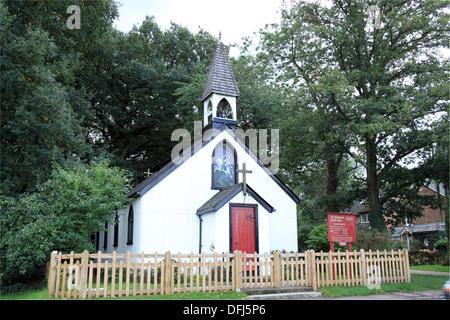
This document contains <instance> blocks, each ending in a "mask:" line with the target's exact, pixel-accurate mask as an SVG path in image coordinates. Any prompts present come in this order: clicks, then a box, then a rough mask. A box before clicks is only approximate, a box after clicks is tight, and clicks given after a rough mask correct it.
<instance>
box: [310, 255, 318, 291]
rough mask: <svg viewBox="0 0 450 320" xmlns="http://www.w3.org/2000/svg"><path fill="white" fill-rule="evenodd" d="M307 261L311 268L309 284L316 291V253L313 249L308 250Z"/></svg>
mask: <svg viewBox="0 0 450 320" xmlns="http://www.w3.org/2000/svg"><path fill="white" fill-rule="evenodd" d="M309 261H310V268H311V285H312V288H313V290H314V291H317V279H316V253H315V252H314V250H310V251H309Z"/></svg>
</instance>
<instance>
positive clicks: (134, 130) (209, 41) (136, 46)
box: [82, 17, 215, 177]
mask: <svg viewBox="0 0 450 320" xmlns="http://www.w3.org/2000/svg"><path fill="white" fill-rule="evenodd" d="M214 48H215V40H214V38H213V37H212V36H211V35H210V34H208V33H206V32H205V31H203V30H200V31H199V32H198V33H197V34H193V33H191V32H190V31H189V30H188V29H187V28H185V27H182V26H180V25H177V24H174V23H172V25H171V27H170V28H169V29H167V30H161V29H160V27H159V26H158V24H157V23H156V22H155V20H154V18H153V17H147V18H146V19H145V20H144V21H143V22H142V23H141V24H140V25H136V26H134V28H133V29H132V30H131V31H130V32H128V33H125V34H124V33H122V32H119V31H117V30H114V31H112V32H110V33H108V34H105V35H103V36H102V37H100V38H99V39H97V41H96V46H95V48H92V56H91V58H90V59H89V60H88V61H86V68H85V71H86V73H85V74H84V78H82V79H83V80H84V81H85V85H86V87H87V90H88V91H89V92H90V93H91V94H92V96H91V99H90V100H91V103H92V109H91V110H90V111H91V113H90V114H89V115H88V116H87V117H86V121H85V126H86V127H87V128H88V129H89V130H90V132H91V135H90V142H91V143H92V144H93V145H95V146H97V147H99V148H102V149H105V150H107V151H108V152H109V153H111V154H113V155H114V156H115V162H116V163H117V164H120V165H121V166H125V167H127V168H129V169H130V170H132V171H134V172H135V173H136V174H137V175H140V176H141V177H142V174H141V173H140V172H142V171H145V170H146V169H147V168H152V167H153V166H155V165H157V164H158V163H160V162H162V161H164V160H167V159H169V158H170V151H171V148H172V147H173V146H172V144H171V141H170V136H171V132H172V131H173V130H175V129H176V128H180V127H184V126H185V125H186V124H187V123H188V122H189V125H191V123H190V121H192V115H193V112H194V110H193V108H192V105H180V104H177V97H176V96H175V95H174V93H175V91H176V90H177V89H178V88H179V87H181V86H182V85H183V84H184V83H187V82H189V79H190V74H191V72H192V70H193V69H194V68H198V65H199V64H200V65H202V62H203V61H204V60H205V59H210V58H211V57H212V55H213V52H214ZM188 120H189V121H188Z"/></svg>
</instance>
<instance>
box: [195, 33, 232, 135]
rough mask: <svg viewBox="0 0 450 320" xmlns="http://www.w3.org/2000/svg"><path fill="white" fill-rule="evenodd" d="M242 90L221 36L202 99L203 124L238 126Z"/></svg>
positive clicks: (216, 126)
mask: <svg viewBox="0 0 450 320" xmlns="http://www.w3.org/2000/svg"><path fill="white" fill-rule="evenodd" d="M239 95H240V92H239V88H238V86H237V84H236V80H235V78H234V74H233V70H232V69H231V63H230V58H229V57H228V54H227V50H226V48H225V45H224V44H223V43H222V40H221V39H220V37H219V41H218V43H217V47H216V51H215V53H214V57H213V60H212V62H211V65H210V67H209V71H208V77H207V78H206V83H205V87H204V88H203V93H202V97H201V99H200V100H201V101H202V102H203V125H204V126H205V127H206V126H207V125H210V124H211V125H212V128H218V127H220V126H221V125H223V124H227V125H229V126H230V127H231V128H232V129H235V128H236V120H237V117H236V98H237V97H239Z"/></svg>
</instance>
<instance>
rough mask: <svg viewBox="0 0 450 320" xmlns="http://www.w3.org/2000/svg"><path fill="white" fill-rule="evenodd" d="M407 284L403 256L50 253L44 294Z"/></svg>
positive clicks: (392, 253)
mask: <svg viewBox="0 0 450 320" xmlns="http://www.w3.org/2000/svg"><path fill="white" fill-rule="evenodd" d="M388 282H410V274H409V262H408V251H406V250H398V251H393V250H391V251H386V250H385V251H376V252H375V251H374V252H372V251H368V252H365V251H363V250H361V251H360V252H357V251H354V252H328V253H323V252H320V253H316V252H314V251H312V250H310V251H306V252H304V253H299V252H295V253H280V252H274V253H272V254H268V253H264V254H257V253H254V254H246V253H245V252H244V253H242V252H240V251H236V252H234V253H233V254H231V253H224V254H219V253H213V254H206V253H203V254H193V253H190V254H181V253H178V254H171V253H170V252H166V253H165V254H158V253H154V254H145V253H140V254H131V253H130V252H128V253H127V254H117V253H116V252H113V253H108V254H105V253H101V252H100V251H99V252H98V253H95V254H89V253H88V252H87V251H84V252H83V253H82V254H74V253H73V252H72V253H70V254H62V253H61V252H59V253H58V252H53V253H52V254H51V257H50V263H49V271H48V292H49V296H50V297H55V298H79V299H85V298H95V297H97V298H100V297H105V298H106V297H121V296H137V295H150V294H172V293H186V292H194V291H195V292H200V291H201V292H212V291H221V290H237V289H239V290H240V289H246V288H261V287H284V286H310V287H312V289H313V290H316V289H317V288H318V287H321V286H339V285H341V286H342V285H345V286H357V285H372V284H373V285H378V284H381V283H388Z"/></svg>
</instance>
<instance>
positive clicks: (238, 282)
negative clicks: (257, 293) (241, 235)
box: [233, 251, 243, 291]
mask: <svg viewBox="0 0 450 320" xmlns="http://www.w3.org/2000/svg"><path fill="white" fill-rule="evenodd" d="M242 272H243V270H242V252H241V251H235V252H234V270H233V282H234V287H235V290H236V291H239V290H241V289H242Z"/></svg>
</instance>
